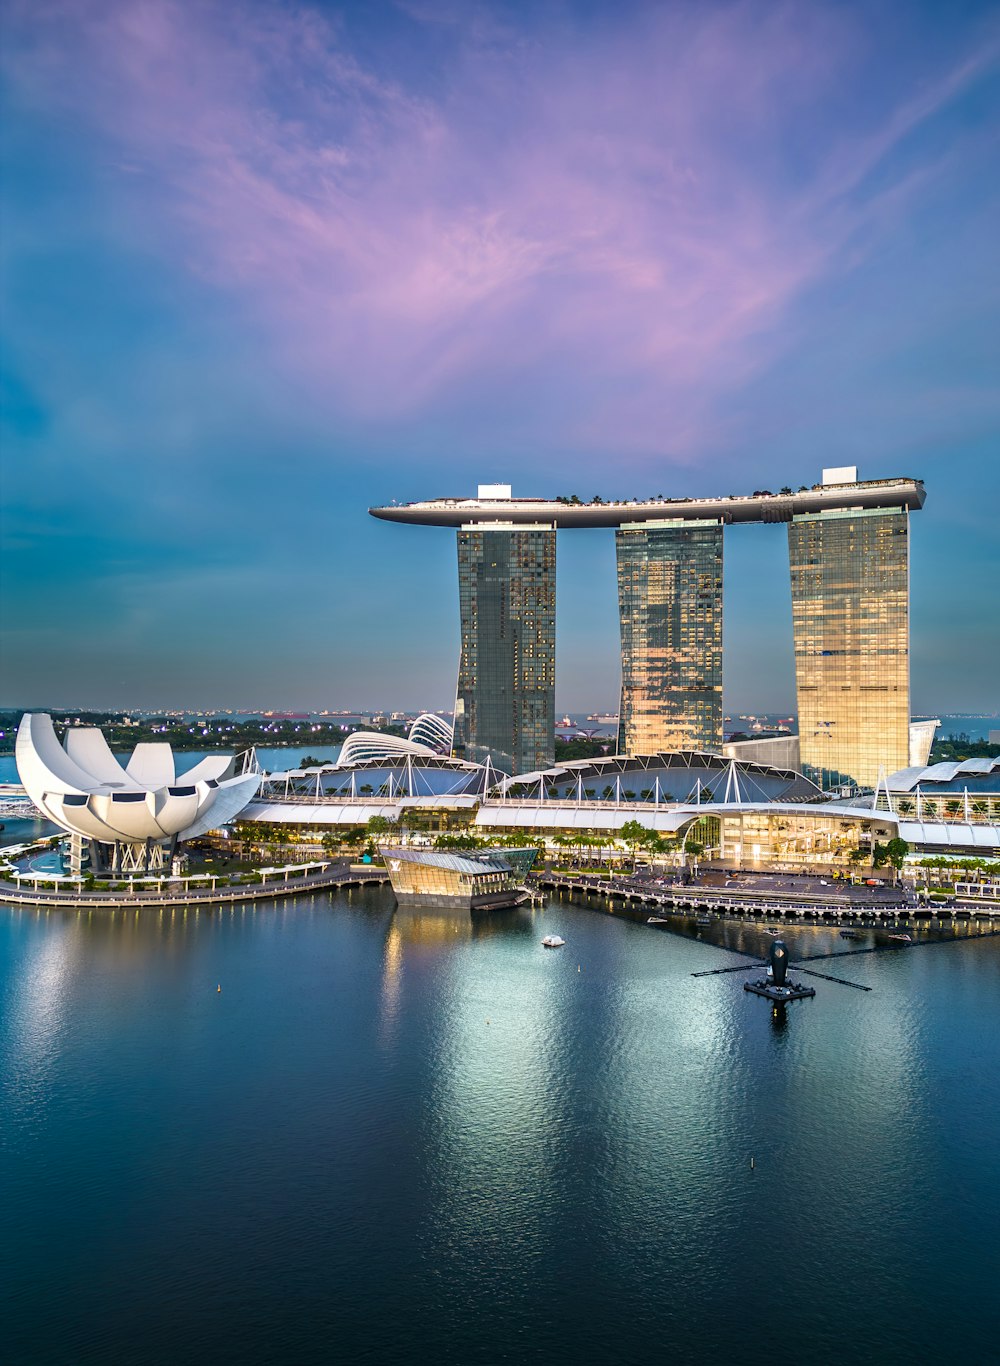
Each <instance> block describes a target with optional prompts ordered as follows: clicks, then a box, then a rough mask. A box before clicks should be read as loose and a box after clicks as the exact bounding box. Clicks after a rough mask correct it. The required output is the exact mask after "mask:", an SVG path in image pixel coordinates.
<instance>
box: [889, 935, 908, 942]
mask: <svg viewBox="0 0 1000 1366" xmlns="http://www.w3.org/2000/svg"><path fill="white" fill-rule="evenodd" d="M889 938H890V939H894V940H895V941H896V943H897V944H912V943H913V940H912V938H911V937H910V935H908V934H890V936H889Z"/></svg>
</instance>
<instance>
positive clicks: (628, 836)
mask: <svg viewBox="0 0 1000 1366" xmlns="http://www.w3.org/2000/svg"><path fill="white" fill-rule="evenodd" d="M619 833H620V835H621V838H622V839H623V840H624V841H625V843H626V844H627V845H628V846H629V848H630V849H631V850H632V865H633V867H634V866H635V859H636V854H637V853H638V851H639V850H640V849H655V848H658V847H659V843H660V837H659V835H658V834H657V833H656V831H655V830H649V829H647V828H646V826H644V825H641V824H640V823H639V822H638V821H626V822H625V824H624V825H623V826H622V828H621V831H620V832H619Z"/></svg>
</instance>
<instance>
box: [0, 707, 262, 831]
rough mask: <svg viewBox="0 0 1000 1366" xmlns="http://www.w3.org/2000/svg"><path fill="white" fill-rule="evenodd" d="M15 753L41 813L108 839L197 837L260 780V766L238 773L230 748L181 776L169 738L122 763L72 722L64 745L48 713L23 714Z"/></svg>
mask: <svg viewBox="0 0 1000 1366" xmlns="http://www.w3.org/2000/svg"><path fill="white" fill-rule="evenodd" d="M14 752H15V757H16V760H17V771H18V774H19V775H20V778H21V782H22V783H23V784H24V790H25V791H26V792H27V794H28V796H29V797H30V798H31V800H32V801H33V802H34V804H35V806H37V807H38V809H39V811H41V812H42V813H43V814H44V815H46V816H48V817H49V819H50V820H52V821H54V822H55V823H56V825H61V826H62V828H63V829H64V830H68V831H69V832H70V833H71V834H74V835H80V836H82V837H83V838H84V839H88V840H97V841H99V842H100V843H102V844H145V843H146V842H147V841H153V842H156V843H159V842H160V841H162V840H173V839H177V840H187V839H192V838H193V837H194V836H196V835H202V834H204V833H205V831H206V830H213V829H215V828H216V827H218V826H220V825H224V824H225V822H226V821H230V820H232V819H233V817H234V816H236V815H238V814H239V812H240V811H242V810H243V808H244V807H245V806H246V804H247V802H249V801H250V799H251V798H252V797H253V796H254V794H255V793H256V791H257V788H258V786H259V784H260V774H259V773H257V772H251V773H243V774H234V771H233V770H234V759H233V756H232V755H230V754H211V755H209V756H208V758H206V759H202V760H201V762H200V763H197V764H195V765H194V767H193V768H189V769H188V770H187V772H185V773H181V774H178V773H177V771H176V767H175V764H174V753H173V750H172V749H171V747H170V746H169V745H168V744H165V743H155V742H154V743H144V744H138V745H136V747H135V749H134V750H133V751H132V757H131V758H130V759H129V761H128V763H127V764H126V765H125V766H124V767H122V765H121V764H120V763H119V762H118V760H117V759H116V758H115V756H114V755H113V754H112V753H111V750H110V748H109V747H108V742H107V740H106V739H105V738H104V734H103V732H102V731H100V730H98V729H97V728H96V727H94V726H70V727H68V728H67V730H66V738H65V742H64V743H63V744H60V743H59V739H58V737H57V736H56V732H55V728H54V727H53V725H52V717H51V716H49V715H48V714H47V713H46V712H32V713H25V715H24V716H23V717H22V718H21V724H20V726H19V728H18V732H17V743H16V745H15V751H14Z"/></svg>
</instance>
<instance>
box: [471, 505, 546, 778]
mask: <svg viewBox="0 0 1000 1366" xmlns="http://www.w3.org/2000/svg"><path fill="white" fill-rule="evenodd" d="M555 590H556V534H555V530H554V529H553V528H552V527H550V526H531V525H527V526H511V527H507V528H503V529H500V528H496V527H489V526H487V527H477V526H468V527H463V528H462V529H461V530H460V531H459V533H458V593H459V611H460V617H461V630H462V650H461V657H460V662H459V673H458V693H457V697H456V702H455V740H454V753H455V755H456V756H457V757H459V758H462V759H468V760H471V761H472V762H474V763H481V762H483V761H484V760H485V759H486V757H487V756H489V757H490V759H491V760H492V762H493V763H494V764H496V765H497V766H498V767H500V768H503V769H506V770H507V771H508V772H510V773H523V772H528V771H529V770H532V769H538V768H546V767H548V766H549V765H550V764H551V763H552V762H553V760H554V757H555V715H556V714H555V657H556V593H555Z"/></svg>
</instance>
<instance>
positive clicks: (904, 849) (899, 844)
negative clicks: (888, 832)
mask: <svg viewBox="0 0 1000 1366" xmlns="http://www.w3.org/2000/svg"><path fill="white" fill-rule="evenodd" d="M885 852H886V857H887V859H888V861H889V862H890V863H891V864H892V866H893V868H895V870H896V872H897V873H898V872H899V870H900V868H902V866H903V862H904V860H905V859H906V856H907V854H908V853H909V852H910V846H909V843H908V842H907V841H906V840H904V839H902V838H901V837H900V836H899V835H897V836H896V837H895V838H894V839H891V840H890V841H889V843H888V844H887V845H886V846H885Z"/></svg>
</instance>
